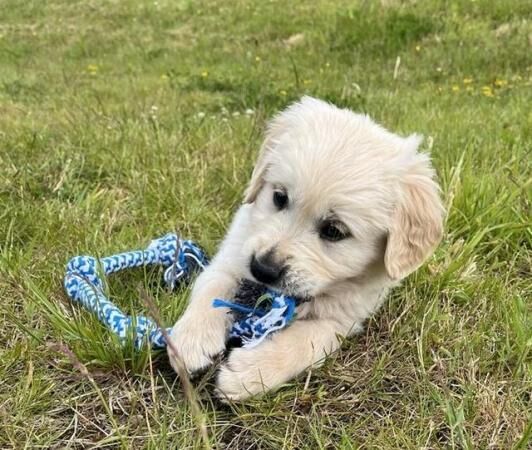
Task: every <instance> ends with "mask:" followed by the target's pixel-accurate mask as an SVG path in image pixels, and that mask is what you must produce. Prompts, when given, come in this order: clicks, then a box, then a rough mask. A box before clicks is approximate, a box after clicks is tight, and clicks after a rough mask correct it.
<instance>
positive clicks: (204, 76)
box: [201, 70, 209, 78]
mask: <svg viewBox="0 0 532 450" xmlns="http://www.w3.org/2000/svg"><path fill="white" fill-rule="evenodd" d="M201 76H202V77H203V78H207V77H208V76H209V72H207V71H206V70H204V71H203V72H201Z"/></svg>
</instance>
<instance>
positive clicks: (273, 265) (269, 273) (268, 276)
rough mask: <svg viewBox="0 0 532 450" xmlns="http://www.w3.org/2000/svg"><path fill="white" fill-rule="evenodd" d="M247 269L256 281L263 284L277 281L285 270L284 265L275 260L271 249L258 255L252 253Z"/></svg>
mask: <svg viewBox="0 0 532 450" xmlns="http://www.w3.org/2000/svg"><path fill="white" fill-rule="evenodd" d="M249 269H250V271H251V275H253V276H254V277H255V279H256V280H257V281H258V282H260V283H265V284H275V283H277V282H278V281H280V280H281V278H282V277H283V275H284V274H285V272H286V266H285V265H283V264H279V263H278V262H276V261H275V259H274V255H273V251H269V252H268V253H266V254H264V255H262V256H259V257H257V256H255V255H253V256H252V257H251V262H250V263H249Z"/></svg>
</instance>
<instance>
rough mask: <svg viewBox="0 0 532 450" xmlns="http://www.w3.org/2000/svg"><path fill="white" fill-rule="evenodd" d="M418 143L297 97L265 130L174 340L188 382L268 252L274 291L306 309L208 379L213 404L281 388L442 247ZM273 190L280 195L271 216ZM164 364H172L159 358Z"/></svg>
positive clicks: (437, 205)
mask: <svg viewBox="0 0 532 450" xmlns="http://www.w3.org/2000/svg"><path fill="white" fill-rule="evenodd" d="M420 140H421V139H420V138H419V137H418V136H415V135H413V136H410V137H407V138H403V137H399V136H397V135H395V134H392V133H390V132H388V131H386V130H385V129H384V128H382V127H380V126H379V125H377V124H375V123H374V122H373V121H372V120H371V119H370V118H368V117H367V116H364V115H359V114H355V113H353V112H351V111H349V110H346V109H339V108H337V107H335V106H333V105H330V104H328V103H325V102H323V101H320V100H317V99H313V98H310V97H304V98H302V99H301V101H300V102H298V103H295V104H293V105H292V106H290V107H289V108H288V109H286V110H285V111H283V112H281V113H280V114H279V115H278V116H276V117H275V118H274V119H273V120H272V121H271V123H270V125H269V127H268V130H267V133H266V137H265V141H264V143H263V145H262V148H261V151H260V155H259V158H258V162H257V164H256V167H255V170H254V171H253V175H252V177H251V181H250V184H249V186H248V188H247V191H246V194H245V200H244V204H243V205H242V206H241V207H240V209H239V210H238V212H237V213H236V216H235V218H234V220H233V223H232V225H231V227H230V229H229V232H228V233H227V236H226V238H225V240H224V241H223V243H222V245H221V247H220V249H219V251H218V253H217V255H216V256H215V258H214V259H213V261H212V263H211V265H210V266H209V267H208V268H207V269H206V270H205V271H204V272H203V273H202V274H201V275H200V276H199V277H198V279H197V281H196V283H195V286H194V288H193V291H192V295H191V298H190V304H189V306H188V309H187V310H186V312H185V313H184V315H183V316H182V317H181V318H180V319H179V321H178V322H177V323H176V324H175V326H174V328H173V330H172V334H171V337H172V340H173V343H174V344H175V347H176V348H177V350H178V351H179V355H180V357H181V358H182V359H183V361H184V363H185V365H186V367H187V368H188V370H189V371H191V372H193V371H196V370H198V369H202V368H205V367H207V366H208V365H210V364H211V363H212V360H213V357H215V356H216V355H218V354H220V353H221V352H223V351H224V349H225V341H226V337H227V332H228V329H229V327H230V326H231V315H230V314H228V312H227V310H226V309H214V308H213V307H212V306H211V303H212V300H213V299H214V298H231V296H232V295H233V294H234V292H235V290H236V288H237V285H238V282H239V280H241V279H242V278H250V279H252V278H253V277H252V275H251V273H250V270H249V263H250V259H251V256H252V255H253V254H258V255H260V254H264V253H265V252H267V251H269V250H272V251H273V253H274V256H275V259H276V260H278V261H282V262H283V263H286V264H287V265H288V270H287V271H286V274H285V276H284V277H283V280H282V282H281V283H280V284H279V285H278V286H273V287H275V288H278V289H281V290H283V291H284V292H285V293H287V294H292V295H297V296H300V297H311V298H312V300H311V301H310V302H308V303H304V304H302V305H301V306H300V307H299V308H298V314H297V320H296V321H295V322H294V323H293V324H291V325H290V326H289V327H288V328H286V329H284V330H282V331H280V332H278V333H276V334H275V335H273V336H272V337H271V338H269V339H267V340H266V341H265V342H263V343H261V344H260V345H258V346H257V347H255V348H252V349H243V348H240V349H235V350H233V351H232V352H231V353H230V355H229V357H228V359H227V360H226V361H225V362H224V363H223V364H222V366H221V368H220V370H219V372H218V375H217V380H216V383H217V389H218V392H219V394H220V395H221V396H222V397H224V398H228V399H232V400H242V399H245V398H247V397H249V396H251V395H255V394H259V393H262V392H264V391H266V390H269V389H273V388H276V387H278V386H279V385H281V384H282V383H285V382H287V381H288V380H290V379H291V378H293V377H295V376H296V375H298V374H299V373H301V372H303V371H304V370H306V369H307V368H309V367H312V366H314V365H317V364H320V363H321V362H322V361H323V359H324V358H325V357H326V356H327V355H328V354H330V353H331V352H334V351H335V350H337V349H338V348H339V345H340V340H341V338H342V337H349V336H351V335H352V334H354V333H356V332H358V331H360V330H361V329H362V325H363V323H364V321H365V320H366V319H367V318H368V317H369V316H370V315H371V314H372V313H373V312H375V311H376V310H377V308H378V307H379V306H380V305H381V303H382V302H383V301H384V299H385V297H386V294H387V292H388V290H389V288H390V287H393V286H394V285H396V284H397V283H398V282H399V281H400V280H401V279H402V278H404V277H405V276H407V275H408V274H409V273H411V272H412V271H414V270H415V269H416V268H418V267H419V266H420V265H421V264H422V263H423V261H424V260H425V259H426V258H427V257H428V256H430V254H431V253H432V251H433V250H434V248H435V246H436V245H437V244H438V242H439V241H440V239H441V236H442V216H443V209H442V205H441V202H440V198H439V188H438V185H437V184H436V182H435V181H434V171H433V169H432V168H431V165H430V160H429V158H428V156H426V155H424V154H421V153H419V152H418V151H417V148H418V145H419V143H420ZM274 188H283V189H285V190H286V192H287V194H288V198H289V204H288V207H287V208H286V209H285V210H282V211H278V210H277V209H276V208H275V206H274V204H273V201H272V196H273V191H274ZM330 214H334V216H335V217H336V218H338V219H339V220H340V221H341V222H342V223H343V224H345V226H346V227H347V228H348V230H349V232H350V237H347V238H346V239H343V240H340V241H338V242H329V241H325V240H323V239H321V238H320V236H319V233H318V231H317V229H316V227H317V224H318V223H319V222H320V220H322V219H323V218H324V217H327V216H328V215H330ZM169 356H170V361H171V362H172V363H174V359H175V355H173V354H172V351H169Z"/></svg>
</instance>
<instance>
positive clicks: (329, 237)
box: [320, 221, 349, 242]
mask: <svg viewBox="0 0 532 450" xmlns="http://www.w3.org/2000/svg"><path fill="white" fill-rule="evenodd" d="M348 236H349V232H347V231H346V230H345V229H344V228H343V227H342V226H341V225H340V224H338V223H335V222H331V221H326V222H324V223H322V224H321V227H320V238H321V239H324V240H326V241H331V242H337V241H341V240H342V239H345V238H346V237H348Z"/></svg>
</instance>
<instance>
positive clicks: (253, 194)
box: [244, 115, 285, 203]
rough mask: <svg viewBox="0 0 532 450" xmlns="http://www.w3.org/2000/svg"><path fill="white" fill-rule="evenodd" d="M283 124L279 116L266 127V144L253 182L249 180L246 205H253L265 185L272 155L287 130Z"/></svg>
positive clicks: (263, 146)
mask: <svg viewBox="0 0 532 450" xmlns="http://www.w3.org/2000/svg"><path fill="white" fill-rule="evenodd" d="M282 123H283V120H282V115H279V116H277V117H275V118H273V119H272V121H271V122H270V123H269V124H268V126H267V127H266V135H265V137H264V142H263V143H262V145H261V147H260V150H259V156H258V157H257V162H256V163H255V167H254V169H253V173H252V174H251V180H249V184H248V187H247V188H246V191H245V192H244V203H253V202H254V201H255V199H256V198H257V195H259V192H260V190H261V189H262V186H263V185H264V176H265V174H266V171H267V170H268V167H269V165H270V163H271V160H270V154H271V152H272V150H273V149H274V148H275V145H276V144H277V141H278V139H279V137H280V136H281V134H282V133H283V130H284V129H285V127H284V126H282Z"/></svg>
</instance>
